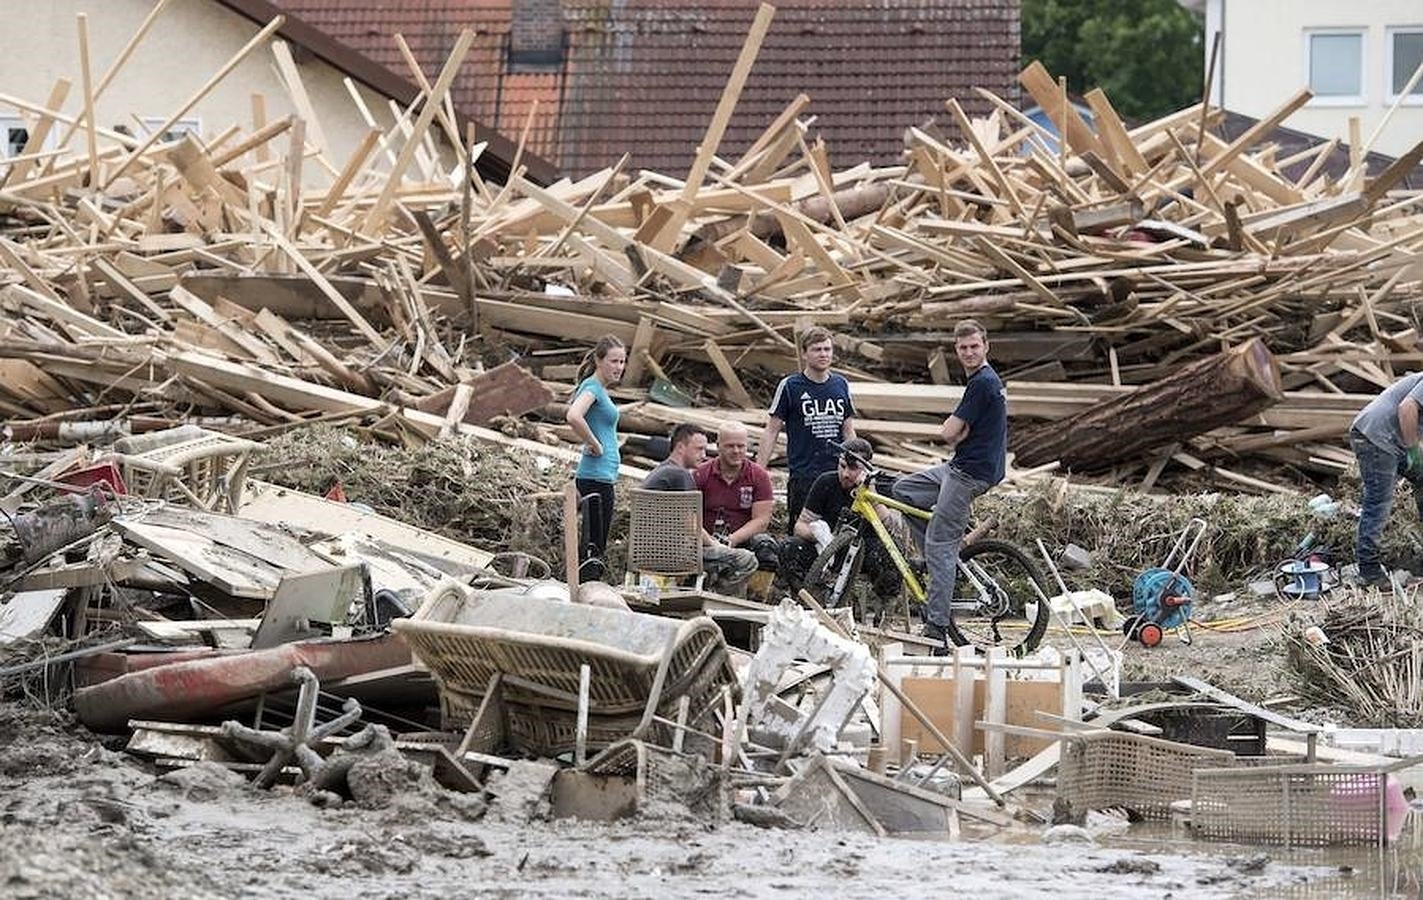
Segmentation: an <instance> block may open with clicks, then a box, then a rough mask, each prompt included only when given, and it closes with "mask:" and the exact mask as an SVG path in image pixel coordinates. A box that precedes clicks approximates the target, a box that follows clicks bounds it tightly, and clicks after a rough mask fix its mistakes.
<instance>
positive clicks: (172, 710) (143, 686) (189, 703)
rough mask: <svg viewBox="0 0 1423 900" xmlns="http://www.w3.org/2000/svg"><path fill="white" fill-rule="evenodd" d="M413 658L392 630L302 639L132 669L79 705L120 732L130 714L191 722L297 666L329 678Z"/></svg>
mask: <svg viewBox="0 0 1423 900" xmlns="http://www.w3.org/2000/svg"><path fill="white" fill-rule="evenodd" d="M409 664H410V648H409V647H407V646H406V644H405V641H404V640H403V639H401V638H400V637H399V636H398V635H395V634H387V635H383V636H381V637H379V638H374V639H371V640H355V641H302V642H299V643H295V644H283V645H282V646H280V647H273V648H271V649H270V650H252V651H248V652H245V653H234V654H231V655H227V656H218V657H210V658H205V659H190V660H186V661H183V662H174V663H170V664H168V665H160V666H154V667H153V668H149V669H144V670H141V671H137V672H129V673H128V674H126V675H120V676H119V677H117V678H113V679H110V680H109V681H105V682H102V683H100V684H96V685H93V686H91V687H86V688H80V689H79V690H77V691H75V692H74V709H75V712H77V713H78V714H79V720H80V721H81V722H83V723H84V724H85V725H86V726H87V727H88V728H89V729H91V730H93V731H99V732H105V733H115V732H121V731H124V730H125V729H127V728H128V723H129V720H130V719H156V720H158V721H162V722H186V721H191V720H193V719H196V718H201V717H202V716H203V715H205V714H209V713H213V712H215V711H217V710H220V709H222V708H223V707H225V706H227V705H228V704H231V703H236V702H238V701H241V700H248V699H251V698H253V697H256V696H257V695H258V694H262V693H266V692H268V691H279V690H287V689H289V688H291V686H292V682H291V673H292V670H293V669H295V668H296V667H297V666H306V667H307V668H309V669H311V671H312V672H314V673H315V674H316V677H317V678H319V679H321V680H322V681H327V680H334V679H337V678H349V677H350V676H352V675H362V674H365V673H367V672H376V671H380V670H381V669H391V668H395V667H397V666H405V665H409Z"/></svg>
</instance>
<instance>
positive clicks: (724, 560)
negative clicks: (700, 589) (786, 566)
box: [702, 544, 758, 597]
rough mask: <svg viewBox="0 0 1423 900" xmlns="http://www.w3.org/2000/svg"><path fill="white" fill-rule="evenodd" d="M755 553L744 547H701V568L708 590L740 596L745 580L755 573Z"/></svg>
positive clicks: (720, 545)
mask: <svg viewBox="0 0 1423 900" xmlns="http://www.w3.org/2000/svg"><path fill="white" fill-rule="evenodd" d="M757 565H758V563H757V561H756V554H755V553H752V552H751V551H750V550H747V549H746V548H745V547H727V546H725V545H724V544H706V545H704V546H703V547H702V570H703V571H704V572H706V576H707V579H706V585H707V589H708V590H712V591H716V592H717V593H718V594H731V595H732V596H735V597H742V596H745V594H746V581H747V579H749V578H750V577H751V576H752V575H755V574H756V568H757Z"/></svg>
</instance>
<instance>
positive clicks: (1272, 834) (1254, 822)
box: [1190, 757, 1419, 848]
mask: <svg viewBox="0 0 1423 900" xmlns="http://www.w3.org/2000/svg"><path fill="white" fill-rule="evenodd" d="M1418 762H1419V759H1418V758H1417V757H1414V758H1412V759H1404V760H1400V761H1398V762H1396V763H1393V764H1391V765H1384V766H1339V765H1310V764H1304V765H1273V766H1250V767H1246V768H1209V767H1205V768H1199V769H1196V770H1195V771H1194V772H1193V773H1192V778H1191V790H1190V797H1191V811H1190V822H1191V828H1192V830H1193V831H1194V832H1195V833H1196V834H1198V835H1200V836H1201V837H1205V838H1210V839H1212V840H1221V841H1237V842H1241V843H1264V844H1279V845H1282V846H1284V847H1287V848H1288V847H1320V846H1328V845H1332V844H1364V845H1371V846H1376V847H1382V846H1384V845H1386V844H1388V843H1390V842H1392V841H1395V840H1397V839H1398V836H1399V834H1400V832H1401V831H1402V830H1403V823H1404V819H1405V818H1406V817H1407V815H1408V801H1407V800H1406V799H1404V796H1403V788H1402V786H1401V784H1400V783H1399V781H1398V779H1397V778H1395V777H1394V776H1393V775H1391V774H1390V772H1392V771H1394V770H1397V769H1400V768H1405V767H1408V766H1412V765H1417V764H1418Z"/></svg>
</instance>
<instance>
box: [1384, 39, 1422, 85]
mask: <svg viewBox="0 0 1423 900" xmlns="http://www.w3.org/2000/svg"><path fill="white" fill-rule="evenodd" d="M1420 62H1423V31H1404V32H1398V33H1396V34H1394V36H1393V82H1392V83H1391V84H1390V85H1389V89H1388V92H1389V93H1390V94H1393V95H1395V96H1397V94H1398V93H1399V92H1400V91H1402V90H1403V86H1404V85H1406V84H1408V79H1410V78H1412V77H1413V70H1414V69H1416V68H1418V64H1419V63H1420ZM1419 94H1423V78H1420V79H1419V80H1418V83H1417V84H1415V85H1414V86H1413V90H1411V91H1409V95H1410V96H1416V95H1419Z"/></svg>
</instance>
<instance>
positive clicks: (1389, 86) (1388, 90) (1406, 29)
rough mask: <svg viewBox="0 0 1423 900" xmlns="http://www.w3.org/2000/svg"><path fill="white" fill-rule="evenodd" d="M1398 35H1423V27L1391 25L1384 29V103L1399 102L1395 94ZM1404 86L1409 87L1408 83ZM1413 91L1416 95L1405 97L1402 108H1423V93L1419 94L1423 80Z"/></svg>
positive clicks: (1422, 87) (1422, 86) (1401, 104)
mask: <svg viewBox="0 0 1423 900" xmlns="http://www.w3.org/2000/svg"><path fill="white" fill-rule="evenodd" d="M1396 34H1423V25H1390V26H1389V27H1388V28H1385V29H1384V37H1383V39H1384V48H1383V60H1384V62H1383V93H1384V98H1385V100H1384V102H1386V103H1389V104H1392V103H1394V102H1395V101H1397V100H1398V94H1395V93H1394V92H1393V36H1394V35H1396ZM1409 74H1410V75H1411V74H1412V73H1411V72H1410V73H1409ZM1404 84H1405V85H1407V82H1404ZM1413 90H1414V93H1412V94H1409V95H1408V96H1407V97H1405V98H1404V100H1403V102H1402V103H1400V104H1399V105H1400V106H1423V93H1419V92H1423V80H1420V81H1419V82H1418V84H1417V85H1415V86H1414V88H1413Z"/></svg>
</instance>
